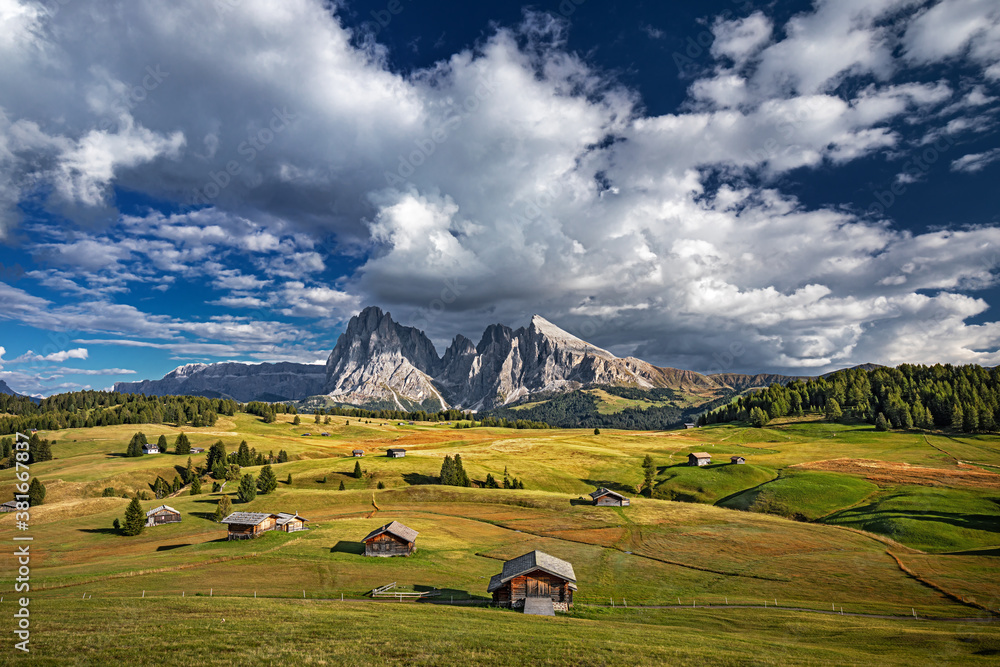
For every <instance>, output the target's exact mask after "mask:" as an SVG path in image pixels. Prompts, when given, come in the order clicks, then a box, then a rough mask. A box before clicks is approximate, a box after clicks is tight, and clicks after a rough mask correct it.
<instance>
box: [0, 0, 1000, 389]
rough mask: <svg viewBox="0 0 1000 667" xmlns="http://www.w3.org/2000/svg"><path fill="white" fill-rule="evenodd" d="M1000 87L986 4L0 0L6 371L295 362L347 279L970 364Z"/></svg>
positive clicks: (820, 363)
mask: <svg viewBox="0 0 1000 667" xmlns="http://www.w3.org/2000/svg"><path fill="white" fill-rule="evenodd" d="M116 4H117V5H118V6H117V7H113V5H116ZM998 102H1000V6H998V5H997V3H996V2H992V1H988V0H942V1H939V2H919V1H912V0H869V1H865V2H862V1H860V0H842V1H839V2H833V1H825V2H815V3H809V2H772V3H767V4H765V3H755V2H743V1H740V2H733V1H728V2H710V3H672V2H657V3H631V4H629V6H628V7H617V6H615V3H605V2H598V1H597V0H562V2H555V1H553V2H549V3H535V4H531V5H522V4H520V3H486V4H482V5H476V6H470V5H469V4H468V3H458V2H436V3H416V2H412V1H410V0H387V1H382V2H342V3H335V4H334V5H330V4H328V3H323V2H319V1H316V0H288V1H287V2H282V3H273V2H265V1H263V0H211V1H208V2H194V1H191V2H176V3H170V4H169V5H162V4H160V3H153V2H144V1H140V0H136V1H132V2H121V3H108V4H102V5H101V6H100V8H97V6H94V5H90V4H88V3H64V2H59V1H58V0H50V1H48V2H39V1H35V0H0V264H2V266H0V379H2V380H4V381H5V382H7V383H8V384H9V385H10V386H11V387H13V388H14V389H15V390H18V391H22V392H25V393H31V394H43V395H48V394H51V393H56V392H59V391H65V390H72V389H78V388H82V387H91V388H105V387H109V386H110V385H111V384H112V383H113V382H115V381H119V380H137V379H145V378H157V377H160V376H162V375H163V374H164V373H166V372H168V371H169V370H171V369H172V368H174V367H176V366H178V365H181V364H185V363H193V362H213V361H223V360H242V361H250V362H260V361H279V360H289V361H299V362H306V363H312V362H319V361H322V360H324V359H325V358H326V356H327V355H328V354H329V351H330V349H331V348H332V347H333V345H334V344H335V343H336V340H337V336H338V335H339V334H340V332H341V331H342V330H343V327H344V324H345V323H346V320H347V319H348V318H349V317H350V316H351V315H352V314H354V313H356V312H357V311H358V310H360V309H361V308H363V307H364V306H366V305H378V306H381V307H382V308H384V309H387V310H390V311H391V312H392V313H393V315H394V317H395V318H396V319H397V320H399V321H401V322H403V323H411V324H414V325H416V326H418V327H420V328H422V329H424V330H426V331H427V333H428V334H429V335H430V336H431V337H432V339H433V340H434V342H435V344H437V346H438V349H439V351H443V349H444V347H445V346H446V345H447V343H448V342H449V340H450V339H451V338H452V337H453V336H454V335H455V334H458V333H461V334H464V335H466V336H468V337H470V338H472V339H473V340H478V337H479V335H480V333H481V332H482V330H483V328H484V327H485V326H486V325H488V324H490V323H494V322H503V323H505V324H508V325H510V326H514V327H517V326H522V325H525V324H526V323H527V321H528V319H529V318H530V316H531V315H532V314H533V313H538V314H541V315H543V316H545V317H546V318H547V319H549V320H551V321H553V322H555V323H556V324H558V325H560V326H562V327H563V328H565V329H567V330H568V331H570V332H572V333H575V334H577V335H579V336H581V337H583V338H586V339H587V340H589V341H591V342H593V343H595V344H597V345H600V346H602V347H605V348H607V349H610V350H612V351H613V352H615V353H616V354H619V355H621V356H626V355H630V354H631V355H635V356H638V357H641V358H643V359H646V360H648V361H650V362H653V363H656V364H660V365H667V366H675V367H680V368H687V369H693V370H699V371H703V372H721V371H726V372H728V371H734V372H759V371H774V372H789V373H795V374H814V373H821V372H826V371H828V370H832V369H834V368H838V367H843V366H847V365H852V364H856V363H863V362H878V363H886V364H897V363H903V362H924V363H934V362H949V363H980V364H984V365H996V364H998V363H1000V351H998V350H1000V324H998V323H997V316H996V314H995V309H994V308H991V306H992V305H994V303H995V302H996V301H997V300H998V298H1000V293H998V291H997V289H996V269H997V265H998V262H1000V252H998V248H1000V219H998V218H1000V215H998V212H1000V207H998V203H1000V195H998V194H997V193H998V188H997V187H996V182H997V180H998V175H1000V139H998V135H997V131H996V128H997V112H998V109H1000V104H998Z"/></svg>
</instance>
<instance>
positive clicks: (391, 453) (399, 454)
mask: <svg viewBox="0 0 1000 667" xmlns="http://www.w3.org/2000/svg"><path fill="white" fill-rule="evenodd" d="M385 455H386V456H388V457H389V458H390V459H401V458H403V457H404V456H406V450H405V449H387V450H385Z"/></svg>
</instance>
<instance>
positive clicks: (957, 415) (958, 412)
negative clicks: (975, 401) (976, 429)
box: [951, 403, 965, 431]
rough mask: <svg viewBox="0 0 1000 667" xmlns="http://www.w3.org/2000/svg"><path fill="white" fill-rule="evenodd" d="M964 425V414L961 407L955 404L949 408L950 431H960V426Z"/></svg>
mask: <svg viewBox="0 0 1000 667" xmlns="http://www.w3.org/2000/svg"><path fill="white" fill-rule="evenodd" d="M964 424H965V413H964V412H963V410H962V406H961V405H960V404H958V403H955V404H954V405H952V406H951V430H953V431H961V430H962V426H963V425H964Z"/></svg>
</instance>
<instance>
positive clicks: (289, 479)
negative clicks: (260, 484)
mask: <svg viewBox="0 0 1000 667" xmlns="http://www.w3.org/2000/svg"><path fill="white" fill-rule="evenodd" d="M285 484H287V485H288V486H291V485H292V473H288V479H286V480H285Z"/></svg>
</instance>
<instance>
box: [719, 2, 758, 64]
mask: <svg viewBox="0 0 1000 667" xmlns="http://www.w3.org/2000/svg"><path fill="white" fill-rule="evenodd" d="M772 30H773V25H772V24H771V19H769V18H768V17H767V16H765V15H764V13H763V12H759V11H758V12H754V13H753V14H751V15H750V16H747V17H745V18H742V19H736V20H732V21H723V20H721V19H720V20H717V21H716V22H715V25H714V26H712V33H713V35H714V36H715V41H713V42H712V55H714V56H715V57H716V58H729V59H730V60H732V61H733V62H734V63H735V64H736V66H737V67H739V66H740V65H742V64H743V63H745V62H746V61H747V60H748V59H749V58H750V57H751V56H753V55H754V54H756V53H757V52H758V51H760V50H761V49H762V48H764V46H765V45H766V44H767V43H768V42H769V41H770V40H771V31H772Z"/></svg>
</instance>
